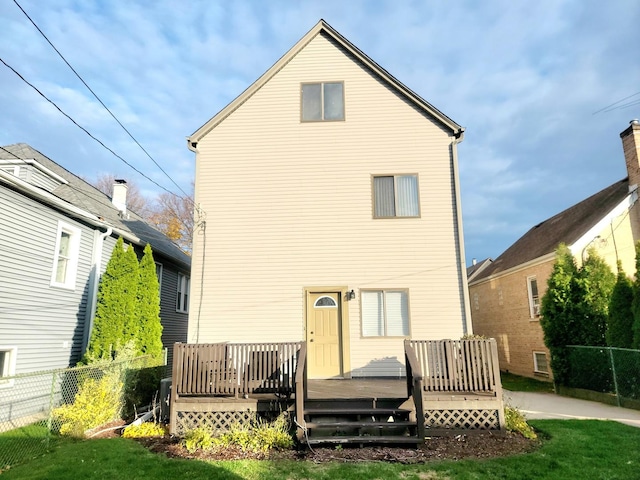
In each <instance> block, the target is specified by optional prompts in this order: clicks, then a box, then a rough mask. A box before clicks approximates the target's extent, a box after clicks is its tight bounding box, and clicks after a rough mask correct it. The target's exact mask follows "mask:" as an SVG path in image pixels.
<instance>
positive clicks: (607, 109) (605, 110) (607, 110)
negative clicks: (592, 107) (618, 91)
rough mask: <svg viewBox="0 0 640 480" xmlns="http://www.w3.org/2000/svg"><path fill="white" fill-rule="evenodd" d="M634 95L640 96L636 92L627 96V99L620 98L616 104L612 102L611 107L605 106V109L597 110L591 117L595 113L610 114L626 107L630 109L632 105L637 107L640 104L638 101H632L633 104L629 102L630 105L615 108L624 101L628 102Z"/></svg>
mask: <svg viewBox="0 0 640 480" xmlns="http://www.w3.org/2000/svg"><path fill="white" fill-rule="evenodd" d="M636 95H640V92H636V93H633V94H631V95H629V96H628V97H624V98H621V99H620V100H618V101H617V102H613V103H612V104H611V105H607V106H606V107H603V108H601V109H600V110H598V111H596V112H593V113H592V114H591V115H595V114H596V113H600V112H610V111H611V110H616V109H621V108H627V107H630V106H632V105H637V104H638V103H640V101H638V102H636V101H634V102H630V103H627V104H624V105H619V106H617V107H615V106H616V105H618V104H619V103H622V102H624V101H625V100H629V99H630V98H633V97H635V96H636ZM611 107H615V108H611Z"/></svg>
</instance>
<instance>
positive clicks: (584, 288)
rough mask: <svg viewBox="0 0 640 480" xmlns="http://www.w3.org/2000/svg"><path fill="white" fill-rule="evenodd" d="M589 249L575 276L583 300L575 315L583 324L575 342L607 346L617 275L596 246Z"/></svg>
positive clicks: (577, 343)
mask: <svg viewBox="0 0 640 480" xmlns="http://www.w3.org/2000/svg"><path fill="white" fill-rule="evenodd" d="M587 253H588V257H587V259H586V260H585V262H584V263H583V265H582V267H581V268H580V270H579V272H578V276H577V278H576V283H577V287H578V291H579V292H580V294H581V295H582V301H581V302H580V303H579V306H580V308H579V309H578V311H579V315H578V317H577V318H576V321H578V322H579V324H580V328H579V330H578V331H577V332H575V334H576V335H575V338H574V345H590V346H605V345H606V332H607V318H608V316H609V301H610V299H611V293H612V292H613V286H614V285H615V283H616V276H615V274H614V273H613V272H612V271H611V268H610V267H609V265H608V264H607V263H606V262H605V261H604V260H603V259H602V257H600V256H599V255H598V254H597V252H596V250H595V248H590V249H589V250H588V251H587ZM577 313H578V312H577Z"/></svg>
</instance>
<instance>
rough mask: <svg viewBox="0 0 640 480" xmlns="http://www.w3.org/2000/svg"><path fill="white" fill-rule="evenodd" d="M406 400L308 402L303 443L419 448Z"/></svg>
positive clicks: (412, 418) (415, 429)
mask: <svg viewBox="0 0 640 480" xmlns="http://www.w3.org/2000/svg"><path fill="white" fill-rule="evenodd" d="M406 404H407V401H406V400H405V399H397V398H393V399H376V398H371V399H365V398H359V399H323V400H308V401H307V402H306V404H305V409H304V420H305V425H304V426H305V428H306V435H305V436H304V438H301V439H300V440H301V441H302V442H304V443H308V444H309V445H319V444H336V445H337V444H354V445H364V444H396V445H417V444H419V443H421V442H422V440H421V439H420V438H419V437H418V433H417V431H418V426H417V423H416V420H415V415H414V414H413V411H412V410H411V408H410V407H408V406H407V405H406Z"/></svg>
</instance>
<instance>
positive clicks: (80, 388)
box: [0, 356, 165, 473]
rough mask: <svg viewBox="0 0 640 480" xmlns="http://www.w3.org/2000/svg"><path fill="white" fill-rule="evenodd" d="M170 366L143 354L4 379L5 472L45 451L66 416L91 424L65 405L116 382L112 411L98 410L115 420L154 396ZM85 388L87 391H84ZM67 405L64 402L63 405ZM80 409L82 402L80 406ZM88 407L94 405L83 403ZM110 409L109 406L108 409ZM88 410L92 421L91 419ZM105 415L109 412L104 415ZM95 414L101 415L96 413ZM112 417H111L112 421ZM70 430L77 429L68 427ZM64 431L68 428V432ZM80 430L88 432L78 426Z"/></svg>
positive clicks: (0, 437) (0, 457) (0, 460)
mask: <svg viewBox="0 0 640 480" xmlns="http://www.w3.org/2000/svg"><path fill="white" fill-rule="evenodd" d="M164 372H165V366H164V363H163V361H162V359H158V358H155V357H151V356H143V357H138V358H134V359H130V360H122V361H113V362H106V363H100V364H94V365H89V366H84V367H76V368H67V369H58V370H48V371H41V372H34V373H25V374H21V375H16V376H13V377H2V379H0V473H1V472H2V470H3V469H5V468H8V467H9V466H11V465H14V464H17V463H22V462H23V461H26V460H28V459H30V458H34V457H36V456H38V455H41V454H42V453H44V452H46V451H47V450H48V449H49V448H50V447H51V446H52V442H54V441H55V439H56V437H57V434H58V433H60V432H61V430H64V428H65V427H64V422H65V421H66V422H69V423H74V422H75V424H78V425H84V424H86V422H85V423H83V422H82V420H83V419H79V420H78V421H76V419H75V418H73V419H72V420H69V415H68V414H67V415H63V413H65V412H64V410H65V408H67V407H62V406H69V405H72V404H74V402H75V403H78V404H79V403H80V402H81V401H85V399H84V398H82V399H81V397H89V396H90V391H91V390H93V391H95V390H96V389H97V388H104V386H105V385H107V381H110V383H109V385H116V387H117V388H111V390H109V393H110V394H111V398H108V400H107V403H108V404H110V405H111V406H112V407H113V410H112V411H111V412H109V413H104V411H103V412H99V413H100V414H106V415H108V416H112V417H114V418H109V420H116V419H118V418H120V417H121V416H131V415H132V414H134V413H135V411H136V410H137V409H140V408H141V407H142V406H145V405H148V404H149V403H151V402H152V401H153V396H154V394H155V392H156V391H157V390H158V389H159V386H160V378H161V376H162V375H163V373H164ZM83 392H84V393H83ZM61 407H62V408H61ZM77 410H78V411H81V410H83V408H78V409H77ZM84 410H87V411H88V410H89V408H84ZM103 410H105V409H103ZM91 415H93V413H91V412H89V413H88V414H87V415H85V416H89V420H87V421H88V422H91V421H92V419H91V417H90V416H91ZM103 418H106V417H103ZM95 419H96V420H97V419H99V415H96V418H95ZM109 420H107V421H109ZM67 430H68V432H67V433H69V434H73V433H72V432H70V431H69V429H67ZM63 433H64V432H63ZM79 433H80V435H81V434H82V433H84V432H79Z"/></svg>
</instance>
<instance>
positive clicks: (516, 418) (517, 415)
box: [504, 406, 538, 440]
mask: <svg viewBox="0 0 640 480" xmlns="http://www.w3.org/2000/svg"><path fill="white" fill-rule="evenodd" d="M504 417H505V427H506V429H507V430H508V431H510V432H518V433H520V434H521V435H522V436H523V437H524V438H528V439H529V440H535V439H536V438H538V435H536V432H535V431H534V430H533V428H532V427H531V425H529V424H528V423H527V420H526V419H525V418H524V415H523V414H522V412H520V410H518V409H517V408H515V407H509V406H505V407H504Z"/></svg>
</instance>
